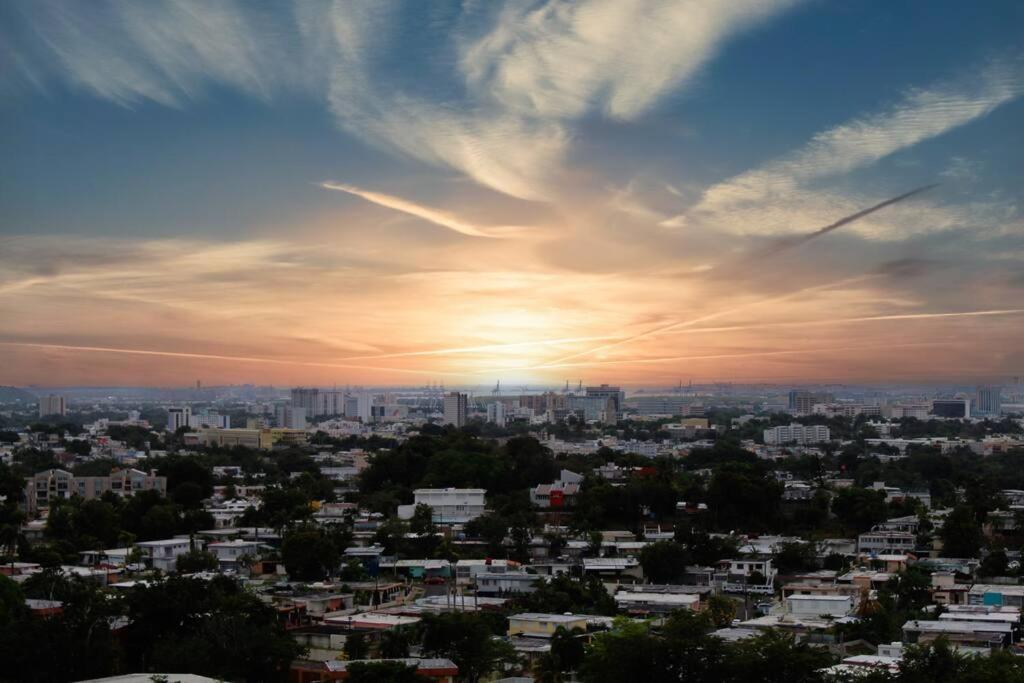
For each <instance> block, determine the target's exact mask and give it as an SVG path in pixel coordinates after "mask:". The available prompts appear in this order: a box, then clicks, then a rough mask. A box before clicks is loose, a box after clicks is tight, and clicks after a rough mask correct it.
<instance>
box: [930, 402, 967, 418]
mask: <svg viewBox="0 0 1024 683" xmlns="http://www.w3.org/2000/svg"><path fill="white" fill-rule="evenodd" d="M931 412H932V415H934V416H935V417H949V418H962V419H966V418H969V417H970V416H971V399H969V398H951V399H936V400H934V401H932V411H931Z"/></svg>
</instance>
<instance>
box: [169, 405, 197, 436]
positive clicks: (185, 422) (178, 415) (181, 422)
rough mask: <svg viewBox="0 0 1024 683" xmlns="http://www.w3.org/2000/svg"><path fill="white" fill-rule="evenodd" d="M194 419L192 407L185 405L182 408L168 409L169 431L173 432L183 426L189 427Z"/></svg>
mask: <svg viewBox="0 0 1024 683" xmlns="http://www.w3.org/2000/svg"><path fill="white" fill-rule="evenodd" d="M191 419H192V408H191V407H190V406H184V407H181V408H168V409H167V431H169V432H171V433H172V434H173V433H174V432H176V431H178V430H179V429H181V428H182V427H189V426H190V424H189V423H190V421H191Z"/></svg>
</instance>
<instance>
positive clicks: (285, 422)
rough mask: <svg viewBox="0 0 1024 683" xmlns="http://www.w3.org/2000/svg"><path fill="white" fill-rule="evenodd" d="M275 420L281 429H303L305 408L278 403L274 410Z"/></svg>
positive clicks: (304, 425) (304, 426)
mask: <svg viewBox="0 0 1024 683" xmlns="http://www.w3.org/2000/svg"><path fill="white" fill-rule="evenodd" d="M274 413H275V418H276V420H275V422H276V424H277V426H278V427H280V428H281V429H305V428H306V409H305V408H300V407H298V406H293V405H280V406H277V408H276V409H275V410H274Z"/></svg>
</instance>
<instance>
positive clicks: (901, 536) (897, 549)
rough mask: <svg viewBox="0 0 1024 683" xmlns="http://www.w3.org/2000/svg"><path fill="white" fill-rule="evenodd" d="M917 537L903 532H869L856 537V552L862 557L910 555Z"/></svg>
mask: <svg viewBox="0 0 1024 683" xmlns="http://www.w3.org/2000/svg"><path fill="white" fill-rule="evenodd" d="M916 545H917V537H916V536H914V534H911V533H907V532H904V531H869V532H867V533H864V534H861V535H860V536H858V537H857V552H858V553H861V554H862V555H898V554H902V553H911V552H913V551H914V548H915V546H916Z"/></svg>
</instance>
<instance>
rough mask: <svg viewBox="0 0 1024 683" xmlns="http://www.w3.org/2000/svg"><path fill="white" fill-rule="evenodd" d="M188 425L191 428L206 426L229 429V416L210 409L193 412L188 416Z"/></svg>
mask: <svg viewBox="0 0 1024 683" xmlns="http://www.w3.org/2000/svg"><path fill="white" fill-rule="evenodd" d="M188 426H189V427H191V428H192V429H204V428H207V427H214V428H217V429H231V416H230V415H221V414H219V413H213V412H210V411H204V412H202V413H193V414H192V415H189V417H188Z"/></svg>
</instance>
